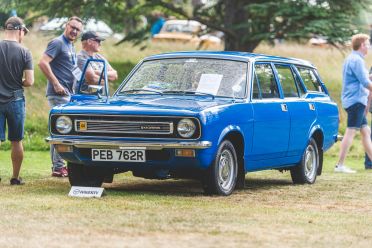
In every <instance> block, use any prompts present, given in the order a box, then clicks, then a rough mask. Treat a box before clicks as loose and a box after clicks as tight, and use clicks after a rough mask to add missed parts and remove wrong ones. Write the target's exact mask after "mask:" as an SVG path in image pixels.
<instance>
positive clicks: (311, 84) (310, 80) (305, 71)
mask: <svg viewBox="0 0 372 248" xmlns="http://www.w3.org/2000/svg"><path fill="white" fill-rule="evenodd" d="M297 70H298V72H299V73H300V76H301V78H302V82H304V84H305V87H306V89H307V90H308V91H318V92H323V88H322V86H321V84H320V82H319V80H318V78H317V77H316V76H315V73H314V71H313V70H311V69H310V68H305V67H297Z"/></svg>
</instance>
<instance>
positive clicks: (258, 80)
mask: <svg viewBox="0 0 372 248" xmlns="http://www.w3.org/2000/svg"><path fill="white" fill-rule="evenodd" d="M253 98H254V99H261V98H279V91H278V86H277V84H276V81H275V77H274V72H273V69H272V68H271V65H270V64H256V65H255V78H254V85H253Z"/></svg>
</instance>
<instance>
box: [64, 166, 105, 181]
mask: <svg viewBox="0 0 372 248" xmlns="http://www.w3.org/2000/svg"><path fill="white" fill-rule="evenodd" d="M67 169H68V179H69V181H70V184H71V186H85V187H101V186H102V183H103V180H104V178H105V176H106V174H105V173H104V170H102V169H101V168H95V167H87V166H83V165H80V164H74V163H70V162H69V163H68V164H67Z"/></svg>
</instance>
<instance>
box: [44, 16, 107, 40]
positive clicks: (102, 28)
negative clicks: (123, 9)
mask: <svg viewBox="0 0 372 248" xmlns="http://www.w3.org/2000/svg"><path fill="white" fill-rule="evenodd" d="M67 21H68V18H67V17H60V18H53V19H51V20H50V21H48V22H47V23H46V24H44V25H42V26H41V27H40V31H45V32H48V31H62V30H63V29H64V28H65V25H66V23H67ZM84 31H95V32H97V33H98V35H100V36H101V37H104V38H107V37H110V36H111V35H113V33H114V32H113V31H112V29H111V28H110V27H109V26H108V25H107V24H106V23H105V22H103V21H100V20H96V19H93V18H91V19H89V20H87V21H86V23H85V24H84Z"/></svg>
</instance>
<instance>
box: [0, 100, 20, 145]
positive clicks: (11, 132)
mask: <svg viewBox="0 0 372 248" xmlns="http://www.w3.org/2000/svg"><path fill="white" fill-rule="evenodd" d="M25 116H26V110H25V99H24V98H21V99H18V100H16V101H11V102H8V103H5V104H0V140H1V141H4V140H5V130H6V126H7V127H8V140H10V141H21V140H22V139H23V136H24V127H25ZM6 124H7V125H6Z"/></svg>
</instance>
